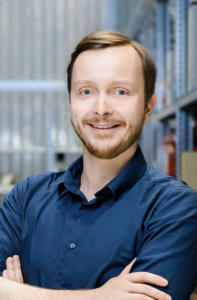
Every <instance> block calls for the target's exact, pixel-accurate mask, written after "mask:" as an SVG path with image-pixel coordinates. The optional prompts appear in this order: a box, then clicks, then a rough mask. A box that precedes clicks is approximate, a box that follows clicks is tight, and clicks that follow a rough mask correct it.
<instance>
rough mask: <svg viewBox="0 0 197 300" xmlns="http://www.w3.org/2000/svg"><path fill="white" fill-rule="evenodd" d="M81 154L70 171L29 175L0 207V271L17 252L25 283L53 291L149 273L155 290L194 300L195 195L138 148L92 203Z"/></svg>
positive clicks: (196, 260) (196, 272)
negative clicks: (158, 279)
mask: <svg viewBox="0 0 197 300" xmlns="http://www.w3.org/2000/svg"><path fill="white" fill-rule="evenodd" d="M82 170H83V157H80V158H79V159H77V160H76V161H75V162H74V163H73V164H72V165H71V166H70V167H69V168H68V169H67V170H66V171H62V172H50V173H44V174H41V175H38V176H31V177H29V178H28V179H27V180H25V181H22V182H21V183H19V184H18V185H16V186H15V187H14V189H13V190H12V191H11V192H10V194H9V195H7V196H6V197H5V199H4V203H3V204H2V205H1V207H0V272H2V271H3V270H4V269H6V259H7V257H10V256H14V255H19V257H20V260H21V266H22V273H23V277H24V281H25V282H26V283H28V284H31V285H36V286H40V287H45V288H52V289H93V288H96V287H99V286H102V285H103V284H104V283H106V282H107V281H108V280H109V279H110V278H112V277H115V276H118V275H119V274H120V273H121V271H122V270H123V269H124V268H125V266H126V265H128V264H129V263H130V262H131V261H132V260H133V259H134V258H135V257H137V260H136V261H135V263H134V265H133V267H132V268H131V272H139V271H147V272H151V273H154V274H158V275H161V276H162V277H164V278H166V279H167V280H168V281H169V284H168V286H167V287H166V288H162V287H157V288H158V289H160V290H163V291H165V292H166V293H168V294H169V295H171V296H172V299H173V300H188V299H189V295H190V294H191V293H192V292H193V290H194V288H195V286H196V284H197V193H196V191H194V190H193V189H191V188H189V187H188V186H187V185H186V184H185V183H184V182H181V181H179V180H177V179H175V178H173V177H170V176H167V175H165V174H163V173H162V172H159V171H157V170H156V169H155V168H154V167H153V166H151V165H148V164H147V163H146V161H145V159H144V156H143V154H142V152H141V149H140V146H139V145H138V148H137V151H136V152H135V154H134V156H133V158H132V159H131V160H130V162H129V163H128V164H127V165H126V166H125V167H124V169H123V170H122V171H121V172H120V173H119V174H118V175H117V176H116V177H115V178H114V179H113V180H111V181H110V182H109V183H108V184H106V185H105V186H104V187H103V188H102V189H101V190H100V191H98V192H97V193H96V194H95V198H94V199H92V200H91V201H89V202H88V201H87V199H86V197H85V196H84V194H83V193H82V192H81V191H80V178H81V174H82Z"/></svg>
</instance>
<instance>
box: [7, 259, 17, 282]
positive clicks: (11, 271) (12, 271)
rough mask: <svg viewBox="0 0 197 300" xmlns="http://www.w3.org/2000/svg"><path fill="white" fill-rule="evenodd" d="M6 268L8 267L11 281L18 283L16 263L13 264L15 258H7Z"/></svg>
mask: <svg viewBox="0 0 197 300" xmlns="http://www.w3.org/2000/svg"><path fill="white" fill-rule="evenodd" d="M6 267H7V271H8V276H9V279H10V280H14V281H16V274H15V267H14V263H13V258H12V257H8V258H7V260H6Z"/></svg>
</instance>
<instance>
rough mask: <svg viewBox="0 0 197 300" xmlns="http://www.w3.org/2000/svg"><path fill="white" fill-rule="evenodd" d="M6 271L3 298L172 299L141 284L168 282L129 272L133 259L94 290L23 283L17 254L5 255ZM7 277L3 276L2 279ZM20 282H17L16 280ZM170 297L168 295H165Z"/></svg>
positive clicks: (0, 288) (0, 281)
mask: <svg viewBox="0 0 197 300" xmlns="http://www.w3.org/2000/svg"><path fill="white" fill-rule="evenodd" d="M6 265H7V270H5V271H4V272H3V277H4V278H0V296H1V299H2V300H5V299H6V300H19V299H20V300H21V299H23V300H31V299H32V300H33V299H36V300H45V299H47V300H56V299H58V300H67V299H68V300H101V299H102V300H119V299H121V300H126V299H131V300H137V299H139V300H140V299H142V296H143V297H144V298H143V299H144V300H151V299H152V300H153V299H159V300H164V299H165V300H166V299H169V300H170V299H171V297H169V296H167V295H166V294H165V293H163V292H160V291H158V290H157V289H155V288H152V287H149V286H147V285H144V284H141V283H144V282H146V283H152V284H156V285H161V286H166V285H167V281H166V280H165V279H163V278H161V277H160V276H156V275H154V274H148V273H143V272H141V273H135V274H129V271H130V269H131V267H132V265H133V262H132V263H131V264H129V265H128V266H127V267H126V268H125V269H124V270H123V272H122V273H121V274H120V275H119V276H118V277H115V278H112V279H111V280H109V281H108V282H107V283H106V284H105V285H103V286H102V287H100V288H98V289H94V290H78V291H70V290H49V289H43V288H38V287H32V286H29V285H25V284H23V278H22V272H21V269H20V260H19V258H18V257H17V256H14V257H13V258H11V257H10V258H8V259H7V261H6ZM5 278H6V279H5ZM19 282H20V283H19ZM167 297H169V298H167Z"/></svg>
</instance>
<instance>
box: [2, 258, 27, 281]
mask: <svg viewBox="0 0 197 300" xmlns="http://www.w3.org/2000/svg"><path fill="white" fill-rule="evenodd" d="M6 267H7V269H6V270H4V271H3V273H2V277H4V278H7V279H10V280H13V281H17V282H20V283H24V281H23V275H22V271H21V263H20V259H19V256H18V255H14V256H13V257H8V259H7V260H6Z"/></svg>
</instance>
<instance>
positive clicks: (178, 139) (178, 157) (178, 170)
mask: <svg viewBox="0 0 197 300" xmlns="http://www.w3.org/2000/svg"><path fill="white" fill-rule="evenodd" d="M180 165H181V111H180V109H177V111H176V177H177V178H178V179H181V166H180Z"/></svg>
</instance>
